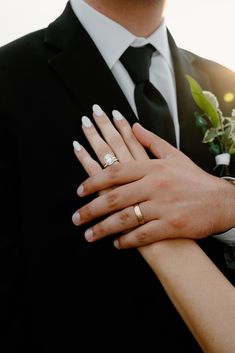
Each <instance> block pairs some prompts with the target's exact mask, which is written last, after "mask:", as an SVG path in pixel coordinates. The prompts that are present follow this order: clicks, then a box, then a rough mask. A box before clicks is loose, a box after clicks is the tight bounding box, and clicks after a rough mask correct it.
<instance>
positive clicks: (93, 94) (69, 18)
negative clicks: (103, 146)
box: [45, 4, 137, 124]
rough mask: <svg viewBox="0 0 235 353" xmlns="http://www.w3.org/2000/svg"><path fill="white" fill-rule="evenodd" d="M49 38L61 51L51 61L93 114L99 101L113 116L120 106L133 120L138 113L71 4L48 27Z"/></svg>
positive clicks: (85, 109) (78, 98)
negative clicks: (92, 110)
mask: <svg viewBox="0 0 235 353" xmlns="http://www.w3.org/2000/svg"><path fill="white" fill-rule="evenodd" d="M45 42H46V43H47V44H49V45H53V46H54V47H57V48H58V49H59V50H60V51H59V53H58V54H57V55H55V56H53V57H52V58H51V59H50V60H49V64H50V65H51V67H52V68H53V69H54V71H55V72H56V73H57V74H58V75H59V76H60V78H61V79H62V80H63V82H64V83H65V85H66V86H67V87H68V89H69V90H70V91H71V93H72V94H73V96H74V97H75V98H76V100H77V101H78V102H79V105H80V106H81V107H82V108H83V110H84V114H86V115H88V116H90V115H91V108H92V105H93V104H95V103H97V104H99V105H101V107H102V108H103V109H104V110H105V111H106V113H107V114H108V115H109V116H111V115H110V114H111V112H112V110H113V109H118V110H120V111H121V112H122V114H123V115H124V116H125V117H126V118H127V119H128V120H129V122H130V124H133V123H134V122H136V121H137V120H136V117H135V114H134V112H133V111H132V109H131V107H130V105H129V103H128V101H127V100H126V98H125V96H124V94H123V92H122V90H121V89H120V87H119V85H118V83H117V82H116V80H115V78H114V76H113V75H112V73H111V71H110V69H109V68H108V66H107V64H106V63H105V61H104V60H103V58H102V56H101V54H100V53H99V51H98V49H97V47H96V46H95V44H94V43H93V41H92V40H91V38H90V37H89V35H88V33H87V32H86V31H85V29H84V28H83V27H82V25H81V24H80V22H79V21H78V19H77V17H76V16H75V14H74V13H73V11H72V8H71V6H70V4H68V5H67V7H66V9H65V11H64V13H63V14H62V15H61V17H60V18H59V19H57V20H56V21H55V22H53V23H52V24H51V25H50V26H49V28H48V31H47V34H46V38H45Z"/></svg>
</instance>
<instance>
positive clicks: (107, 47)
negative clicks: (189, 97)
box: [70, 0, 235, 246]
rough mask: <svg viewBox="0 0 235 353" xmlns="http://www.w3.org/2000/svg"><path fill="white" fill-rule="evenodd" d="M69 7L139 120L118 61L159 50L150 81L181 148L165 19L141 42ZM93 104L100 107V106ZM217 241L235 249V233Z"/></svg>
mask: <svg viewBox="0 0 235 353" xmlns="http://www.w3.org/2000/svg"><path fill="white" fill-rule="evenodd" d="M70 3H71V6H72V9H73V11H74V13H75V15H76V16H77V18H78V19H79V21H80V22H81V24H82V25H83V27H84V28H85V30H86V31H87V32H88V34H89V36H90V37H91V39H92V40H93V42H94V43H95V45H96V46H97V48H98V50H99V51H100V53H101V55H102V56H103V58H104V60H105V62H106V63H107V65H108V67H109V69H110V70H111V71H112V73H113V75H114V77H115V79H116V81H117V82H118V84H119V86H120V88H121V89H122V91H123V93H124V95H125V96H126V98H127V100H128V102H129V104H130V106H131V107H132V109H133V111H134V112H135V114H136V116H138V114H137V109H136V104H135V100H134V83H133V81H132V79H131V78H130V76H129V74H128V72H127V71H126V69H125V68H124V66H123V65H122V63H121V62H120V60H119V59H120V57H121V56H122V54H123V53H124V52H125V51H126V49H127V48H128V47H129V46H133V47H141V46H143V45H145V44H148V43H149V44H152V45H153V46H154V47H155V48H156V52H155V53H154V54H153V57H152V61H151V66H150V81H151V83H152V84H153V85H154V86H155V87H156V88H157V89H158V90H159V91H160V92H161V94H162V95H163V97H164V98H165V100H166V102H167V104H168V107H169V110H170V113H171V116H172V118H173V122H174V127H175V135H176V141H177V146H178V147H179V139H180V135H179V131H180V129H179V119H178V111H177V98H176V85H175V75H174V70H173V63H172V58H171V52H170V47H169V43H168V37H167V29H166V25H165V21H164V19H163V21H162V23H161V25H160V27H158V28H157V30H156V31H155V32H153V33H152V34H151V35H150V36H149V37H148V38H142V37H137V36H135V35H134V34H133V33H131V32H129V31H128V30H127V29H126V28H124V27H123V26H121V25H120V24H118V23H117V22H115V21H113V20H111V19H110V18H108V17H107V16H104V15H103V14H101V13H100V12H98V11H97V10H95V9H94V8H93V7H92V6H90V5H88V4H87V3H86V2H85V1H84V0H70ZM94 103H97V104H99V102H94ZM113 109H117V110H120V109H119V107H113ZM156 118H157V117H156ZM215 237H216V238H218V240H220V241H222V242H224V243H226V244H228V245H230V246H235V229H231V230H229V231H228V232H226V233H223V234H220V235H215Z"/></svg>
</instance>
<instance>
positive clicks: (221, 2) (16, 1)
mask: <svg viewBox="0 0 235 353" xmlns="http://www.w3.org/2000/svg"><path fill="white" fill-rule="evenodd" d="M143 1H144V0H143ZM66 3H67V0H0V46H2V45H4V44H6V43H8V42H10V41H12V40H14V39H16V38H18V37H20V36H22V35H24V34H26V33H29V32H32V31H35V30H37V29H39V28H43V27H45V26H47V25H48V24H49V23H50V22H51V21H53V20H54V19H55V18H56V17H57V16H58V15H60V14H61V12H62V11H63V9H64V7H65V5H66ZM234 17H235V0H168V6H167V10H166V22H167V25H168V28H169V29H170V31H171V33H172V34H173V36H174V38H175V40H176V42H177V44H178V45H179V46H181V47H183V48H185V49H188V50H191V51H193V52H195V53H197V54H198V55H201V56H204V57H206V58H208V59H213V60H215V61H217V62H219V63H221V64H223V65H225V66H227V67H229V68H231V69H232V70H234V71H235V50H234V48H233V38H234V34H235V21H234Z"/></svg>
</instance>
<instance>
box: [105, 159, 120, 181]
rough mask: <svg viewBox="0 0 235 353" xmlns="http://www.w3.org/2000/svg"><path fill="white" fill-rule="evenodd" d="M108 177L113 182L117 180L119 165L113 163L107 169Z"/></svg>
mask: <svg viewBox="0 0 235 353" xmlns="http://www.w3.org/2000/svg"><path fill="white" fill-rule="evenodd" d="M106 170H107V173H108V177H109V178H112V179H114V180H116V179H118V176H119V172H120V165H119V163H114V164H112V165H111V166H109V167H108V168H107V169H106Z"/></svg>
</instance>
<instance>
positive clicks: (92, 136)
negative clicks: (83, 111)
mask: <svg viewBox="0 0 235 353" xmlns="http://www.w3.org/2000/svg"><path fill="white" fill-rule="evenodd" d="M82 130H83V132H84V134H85V136H86V138H87V140H88V142H89V143H90V145H91V147H92V148H93V150H94V152H95V154H96V155H97V157H98V159H99V161H100V162H101V163H102V165H104V164H105V163H106V162H105V156H107V155H112V156H114V152H113V151H112V149H111V148H110V146H109V145H108V144H107V143H106V142H105V141H104V140H103V139H102V138H101V136H100V135H99V134H98V132H97V130H96V128H95V126H94V125H93V124H92V122H91V120H90V119H89V118H88V117H87V116H83V117H82Z"/></svg>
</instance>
